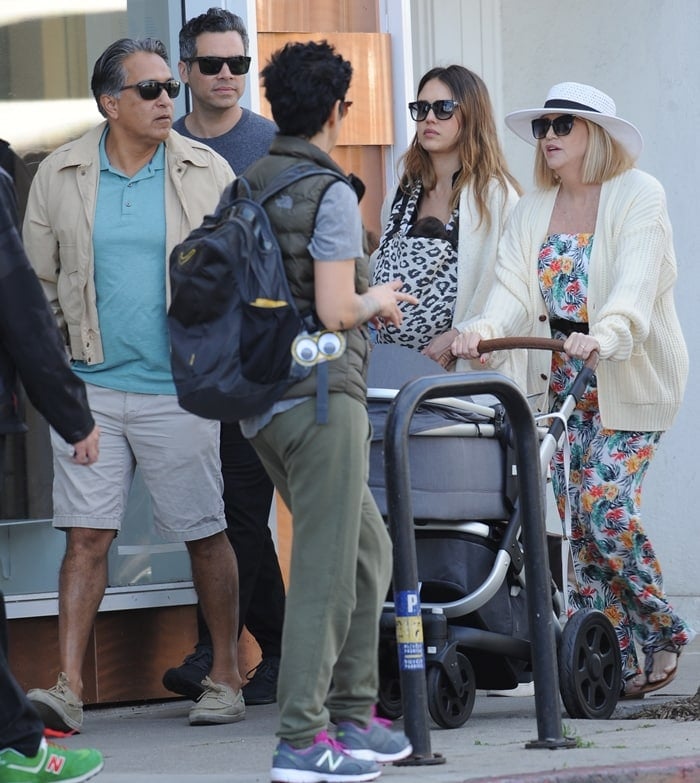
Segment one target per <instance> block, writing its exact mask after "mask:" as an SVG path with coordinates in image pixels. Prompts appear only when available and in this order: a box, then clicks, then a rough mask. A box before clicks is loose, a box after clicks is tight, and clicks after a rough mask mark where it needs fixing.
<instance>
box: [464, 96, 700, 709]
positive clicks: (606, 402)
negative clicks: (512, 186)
mask: <svg viewBox="0 0 700 783" xmlns="http://www.w3.org/2000/svg"><path fill="white" fill-rule="evenodd" d="M506 124H507V125H508V127H510V128H511V130H513V131H514V132H515V133H516V134H518V135H519V136H520V137H521V138H523V139H525V140H527V141H530V142H532V143H534V144H536V145H537V151H536V158H535V180H536V185H537V189H536V190H535V191H534V192H533V193H531V194H528V195H526V196H524V197H523V198H522V199H521V200H520V202H519V204H518V206H517V208H516V209H515V211H514V213H513V215H512V217H511V220H510V223H509V226H508V228H507V230H506V233H505V235H504V237H503V241H502V243H501V247H500V250H499V260H498V265H497V268H496V282H495V285H494V288H493V290H492V291H491V293H490V295H489V298H488V301H487V302H486V304H485V306H484V310H483V312H482V314H481V315H480V316H479V317H478V318H476V319H474V320H473V321H472V322H471V323H470V324H469V325H468V327H467V329H466V330H464V331H463V332H462V333H461V334H460V335H459V337H457V339H456V340H455V341H454V343H453V345H452V351H453V353H454V355H455V356H458V357H463V358H467V359H475V358H476V357H478V355H479V354H478V349H477V346H478V343H479V341H480V340H481V339H482V337H483V338H491V337H502V336H511V335H520V334H535V335H539V336H554V337H557V338H559V339H563V340H565V342H564V351H565V354H561V355H559V354H555V355H554V356H553V357H552V358H551V362H550V357H549V355H548V354H545V353H544V352H534V353H533V354H532V355H531V357H530V366H529V374H530V387H531V388H532V386H533V385H534V384H536V383H537V382H538V380H539V381H540V384H541V385H543V387H544V391H545V393H546V392H548V393H549V403H548V407H552V406H555V405H556V402H557V399H560V398H561V397H563V396H565V394H566V390H567V387H568V385H569V382H570V380H571V379H572V377H573V376H574V375H575V374H576V372H577V371H578V369H579V368H580V366H581V363H582V362H583V361H584V360H585V359H586V358H587V357H588V356H589V354H590V353H591V352H592V351H594V350H595V351H598V353H599V355H600V363H599V365H598V369H597V372H596V378H595V380H594V382H593V383H592V384H591V386H590V388H589V390H588V392H587V393H586V395H585V397H584V398H583V400H582V402H581V403H580V405H579V407H578V408H577V410H576V411H575V413H574V414H573V416H572V417H571V419H570V420H569V428H568V432H569V442H570V446H571V454H570V457H571V470H570V474H569V476H568V495H569V500H570V508H571V521H572V541H571V544H572V552H573V555H574V566H575V573H576V584H570V585H569V595H570V606H571V607H572V610H574V609H577V608H581V607H593V608H597V609H601V610H603V611H604V612H605V613H606V614H607V616H608V617H609V618H610V620H611V621H612V622H613V625H614V626H615V628H616V631H617V636H618V640H619V642H620V650H621V654H622V673H623V695H624V696H626V697H629V698H636V697H641V696H643V695H644V694H645V693H648V692H650V691H654V690H657V689H659V688H662V687H665V686H666V685H668V684H669V683H670V682H671V681H672V680H673V679H674V677H675V675H676V672H677V667H678V657H679V655H680V652H681V650H682V648H683V647H684V646H685V645H686V644H688V642H689V641H690V640H691V639H692V638H693V636H694V635H695V634H694V632H693V631H692V630H690V629H689V628H688V626H687V624H686V623H685V622H684V621H683V620H682V619H681V618H680V617H679V616H678V615H677V614H676V613H675V611H674V610H673V608H672V607H671V606H670V604H669V602H668V600H667V597H666V595H665V593H664V589H663V585H662V578H661V568H660V565H659V563H658V560H657V558H656V557H655V555H654V550H653V548H652V546H651V543H650V542H649V539H648V538H647V536H646V535H645V533H644V530H643V528H642V525H641V521H640V504H641V490H642V481H643V478H644V476H645V474H646V471H647V468H648V467H649V464H650V462H651V459H652V456H653V454H654V452H655V450H656V446H657V444H658V442H659V439H660V438H661V435H662V433H663V432H664V431H665V430H667V429H668V428H669V427H670V426H671V424H672V422H673V420H674V418H675V415H676V413H677V411H678V409H679V406H680V404H681V400H682V398H683V393H684V390H685V384H686V378H687V373H688V355H687V351H686V346H685V341H684V339H683V335H682V333H681V328H680V325H679V322H678V318H677V316H676V309H675V305H674V299H673V287H674V284H675V281H676V259H675V254H674V249H673V242H672V231H671V225H670V222H669V217H668V213H667V210H666V198H665V194H664V190H663V188H662V187H661V185H660V184H659V183H658V182H657V181H656V180H655V179H654V178H653V177H651V176H650V175H648V174H645V173H644V172H642V171H639V170H638V169H635V168H634V161H635V160H636V158H637V157H638V156H639V153H640V152H641V149H642V138H641V135H640V133H639V131H638V130H637V129H636V128H635V127H634V126H633V125H632V124H631V123H629V122H626V121H625V120H623V119H621V118H619V117H617V116H616V113H615V103H614V102H613V100H612V99H611V98H610V97H609V96H607V95H606V94H605V93H602V92H600V91H599V90H596V89H595V88H593V87H590V86H588V85H583V84H578V83H575V82H565V83H563V84H558V85H555V86H554V87H553V88H552V89H551V90H550V92H549V95H548V96H547V100H546V101H545V104H544V106H542V107H540V108H537V109H528V110H523V111H518V112H514V113H512V114H509V115H508V116H507V117H506ZM493 358H495V359H497V358H498V357H489V356H487V355H485V356H482V357H481V359H480V361H481V362H482V364H488V363H489V362H490V361H491V360H492V359H493ZM553 483H554V490H555V493H556V495H557V502H558V506H559V512H560V514H561V515H562V518H563V515H564V512H565V500H566V489H567V477H566V476H565V473H564V460H563V455H562V453H561V452H560V453H559V454H557V455H555V458H554V460H553ZM635 639H636V640H637V642H638V643H639V644H640V646H641V648H642V650H643V652H644V660H643V661H642V663H641V666H640V663H639V662H638V659H637V653H636V650H635Z"/></svg>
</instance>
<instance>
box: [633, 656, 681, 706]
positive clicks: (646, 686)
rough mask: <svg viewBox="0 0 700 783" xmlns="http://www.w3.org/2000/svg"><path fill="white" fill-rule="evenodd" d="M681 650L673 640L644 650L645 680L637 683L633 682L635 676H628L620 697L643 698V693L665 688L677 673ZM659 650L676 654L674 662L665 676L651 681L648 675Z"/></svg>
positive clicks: (651, 671)
mask: <svg viewBox="0 0 700 783" xmlns="http://www.w3.org/2000/svg"><path fill="white" fill-rule="evenodd" d="M682 650H683V648H682V647H681V645H680V644H675V643H674V642H666V643H665V644H663V645H661V646H660V647H656V648H650V649H647V650H645V651H644V654H645V658H644V677H645V678H646V682H643V683H639V682H635V680H636V679H637V677H632V678H630V679H629V680H627V681H626V682H625V683H624V684H623V686H622V693H621V694H620V699H643V698H644V695H645V694H647V693H653V692H654V691H658V690H661V688H665V687H666V686H667V685H670V684H671V683H672V682H673V680H675V678H676V674H678V661H679V659H680V657H681V651H682ZM660 652H670V653H674V654H675V656H676V663H675V666H674V667H673V669H671V671H670V672H666V676H665V677H664V678H663V679H662V680H656V681H654V682H651V681H650V680H649V677H650V676H651V675H652V673H653V671H654V655H656V654H657V653H660ZM639 676H641V675H638V677H639Z"/></svg>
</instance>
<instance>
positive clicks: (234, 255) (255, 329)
mask: <svg viewBox="0 0 700 783" xmlns="http://www.w3.org/2000/svg"><path fill="white" fill-rule="evenodd" d="M321 174H324V175H330V176H332V177H335V178H337V179H339V180H343V181H347V180H345V178H344V177H342V176H341V175H340V174H338V173H337V172H335V171H332V170H331V169H325V168H321V167H319V166H317V165H314V164H310V163H303V164H299V165H296V166H292V167H291V168H289V169H285V170H284V171H283V172H282V173H281V174H279V175H278V176H277V177H276V178H275V179H274V180H273V181H272V182H270V183H269V184H268V186H267V187H266V188H265V189H264V191H263V192H262V193H261V194H260V196H259V198H257V199H253V198H252V197H251V191H250V186H249V184H248V182H247V180H246V179H245V178H244V177H238V178H237V179H236V180H234V182H233V183H232V184H231V185H230V186H229V188H227V190H226V192H225V193H224V195H223V196H222V198H221V201H220V204H219V207H218V208H217V210H216V212H215V213H214V214H212V215H207V216H206V217H205V218H204V221H203V223H202V225H201V226H200V227H199V228H197V229H195V230H194V231H192V232H191V233H190V234H189V236H188V237H187V238H186V239H185V240H184V241H183V242H181V243H180V244H179V245H177V246H176V247H175V248H174V249H173V252H172V253H171V255H170V284H171V303H170V308H169V310H168V328H169V331H170V344H171V365H172V371H173V378H174V381H175V388H176V390H177V396H178V401H179V403H180V405H181V407H183V408H184V409H185V410H187V411H190V412H191V413H195V414H197V415H198V416H202V417H204V418H207V419H218V420H219V421H225V422H232V421H238V420H240V419H244V418H247V417H249V416H255V415H257V414H259V413H262V412H263V411H265V410H267V409H268V408H269V407H270V406H271V405H272V404H273V403H274V402H275V401H277V400H278V399H280V398H281V397H282V395H283V394H284V393H285V391H286V390H287V389H288V388H289V387H290V386H291V385H292V384H294V383H297V382H298V381H300V380H302V379H303V378H305V377H306V376H307V375H309V373H310V372H311V367H310V366H304V365H302V364H299V363H297V362H296V361H293V358H292V351H291V347H292V343H293V342H294V340H295V338H296V337H297V336H298V335H299V334H303V333H305V332H308V333H312V332H315V331H316V330H317V329H318V323H317V321H316V319H315V316H314V314H313V313H305V314H302V313H300V312H299V310H298V309H297V306H296V304H295V302H294V298H293V297H292V295H291V292H290V289H289V283H288V281H287V275H286V273H285V269H284V263H283V261H282V254H281V251H280V247H279V244H278V242H277V238H276V237H275V234H274V232H273V230H272V227H271V225H270V220H269V218H268V215H267V212H266V211H265V209H264V207H263V204H264V203H265V202H266V201H267V200H269V199H270V198H272V197H273V196H275V195H276V194H278V193H279V192H280V191H282V190H284V189H285V188H287V187H289V186H290V185H292V184H293V183H295V182H298V181H299V180H300V179H304V178H306V177H311V176H318V175H321Z"/></svg>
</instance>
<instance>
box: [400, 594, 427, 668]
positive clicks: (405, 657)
mask: <svg viewBox="0 0 700 783" xmlns="http://www.w3.org/2000/svg"><path fill="white" fill-rule="evenodd" d="M394 611H395V613H396V642H397V646H398V653H399V668H400V669H402V670H403V671H417V670H420V669H425V656H424V652H423V623H422V621H421V614H420V599H419V598H418V593H417V592H415V590H402V591H400V592H397V593H396V594H395V595H394Z"/></svg>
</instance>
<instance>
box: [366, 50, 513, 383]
mask: <svg viewBox="0 0 700 783" xmlns="http://www.w3.org/2000/svg"><path fill="white" fill-rule="evenodd" d="M408 106H409V110H410V112H411V116H412V117H413V119H414V120H415V121H416V134H415V136H414V138H413V141H412V142H411V145H410V147H409V148H408V150H407V151H406V152H405V153H404V155H403V157H402V159H401V170H402V174H401V178H400V182H399V187H398V190H397V191H395V192H392V193H390V194H389V195H388V197H387V200H386V202H385V205H384V208H383V210H382V225H383V226H384V230H383V233H382V237H381V239H380V242H379V247H378V249H377V250H376V251H375V253H374V255H373V257H372V270H373V271H372V275H373V283H375V284H377V283H380V282H383V281H385V280H390V279H391V280H393V279H395V278H396V277H400V278H401V279H402V280H403V281H404V288H403V290H404V291H407V292H408V293H412V294H414V295H415V296H416V297H418V299H419V304H418V305H410V306H409V305H405V306H404V305H401V307H402V310H403V312H404V320H403V323H402V324H401V325H400V326H398V327H392V326H387V327H386V328H385V329H382V330H380V331H379V332H378V334H377V340H378V341H379V342H383V343H398V344H400V345H404V346H407V347H409V348H414V349H416V350H419V351H422V352H423V353H424V354H427V355H428V356H430V357H431V358H432V359H434V360H435V361H437V362H439V363H440V364H441V365H442V366H444V367H449V368H450V369H452V368H453V367H454V365H455V357H454V356H453V355H452V352H451V350H450V346H451V345H452V341H453V340H454V338H455V337H456V336H457V334H458V332H459V326H460V324H462V323H464V322H466V321H467V320H468V319H469V318H471V317H473V316H474V315H475V314H476V313H478V312H479V311H480V309H481V307H482V306H483V304H484V302H485V300H486V296H487V294H488V291H489V289H490V288H491V285H492V283H493V269H494V266H495V264H496V254H497V248H498V241H499V239H500V237H501V234H502V233H503V228H504V226H505V223H506V219H507V218H508V215H509V214H510V212H511V210H512V208H513V206H514V205H515V203H516V202H517V200H518V195H519V193H520V192H521V191H520V187H519V185H518V183H517V182H516V180H515V179H514V178H513V176H512V175H511V174H510V172H509V171H508V167H507V165H506V162H505V158H504V156H503V152H502V150H501V147H500V144H499V141H498V134H497V132H496V124H495V121H494V118H493V110H492V107H491V100H490V98H489V94H488V90H487V88H486V85H485V84H484V82H483V81H482V79H481V78H480V77H479V76H477V75H476V74H475V73H473V72H472V71H470V70H468V69H467V68H464V67H463V66H461V65H450V66H449V67H446V68H433V69H431V70H430V71H428V72H427V73H426V74H425V75H424V76H423V77H422V78H421V80H420V83H419V85H418V99H417V100H416V101H414V102H412V103H409V105H408ZM464 364H466V363H464Z"/></svg>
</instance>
